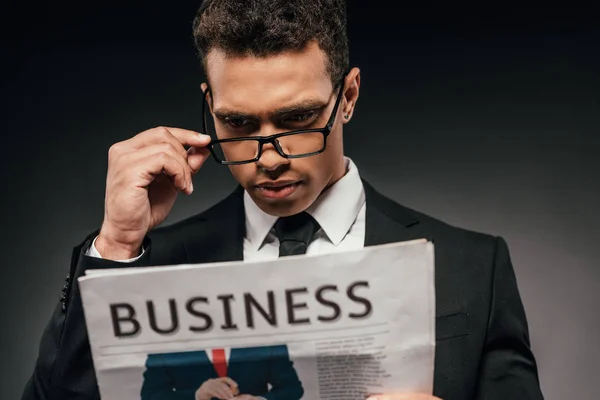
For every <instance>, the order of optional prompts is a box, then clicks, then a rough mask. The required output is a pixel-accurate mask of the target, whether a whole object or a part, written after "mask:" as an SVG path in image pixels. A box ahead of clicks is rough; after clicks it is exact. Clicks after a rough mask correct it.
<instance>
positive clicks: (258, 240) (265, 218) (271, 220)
mask: <svg viewBox="0 0 600 400" xmlns="http://www.w3.org/2000/svg"><path fill="white" fill-rule="evenodd" d="M344 160H345V162H346V171H347V172H346V175H344V176H343V177H342V178H341V179H340V180H338V181H337V182H336V183H334V184H333V185H332V186H331V187H330V188H329V189H327V190H325V191H324V192H323V193H321V194H320V195H319V197H317V199H316V200H315V202H314V203H313V204H311V206H310V207H309V208H308V209H307V210H306V212H308V213H309V214H310V215H311V216H312V217H313V218H314V219H315V220H316V221H317V222H318V223H319V225H320V226H321V228H322V229H323V232H325V234H326V235H327V237H328V238H329V240H331V243H333V245H334V246H337V245H339V244H340V243H341V241H342V240H343V239H344V237H345V236H346V234H347V233H348V231H349V230H350V228H351V227H352V224H354V221H355V220H356V217H357V216H358V213H359V211H360V209H361V207H362V206H363V204H364V203H365V191H364V188H363V185H362V181H361V179H360V175H359V174H358V168H357V167H356V165H355V164H354V162H353V161H352V160H351V159H350V158H348V157H344ZM244 208H245V211H246V239H247V240H248V241H249V243H250V247H251V249H252V250H254V251H257V250H258V249H259V248H260V247H261V246H262V244H263V243H264V241H265V239H266V237H267V235H268V234H269V232H270V231H271V229H272V228H273V225H275V222H276V221H277V216H274V215H270V214H267V213H265V212H264V211H262V210H261V209H260V208H259V207H258V206H257V205H256V204H255V203H254V201H252V198H251V197H250V195H249V194H248V192H244Z"/></svg>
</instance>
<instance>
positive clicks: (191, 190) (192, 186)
mask: <svg viewBox="0 0 600 400" xmlns="http://www.w3.org/2000/svg"><path fill="white" fill-rule="evenodd" d="M193 191H194V182H190V194H192V192H193Z"/></svg>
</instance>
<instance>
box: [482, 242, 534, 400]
mask: <svg viewBox="0 0 600 400" xmlns="http://www.w3.org/2000/svg"><path fill="white" fill-rule="evenodd" d="M491 296H492V299H491V303H490V304H491V305H490V313H489V320H488V327H487V334H486V339H485V343H484V348H483V354H482V358H481V364H480V367H479V379H478V388H477V396H476V398H477V399H479V400H484V399H485V400H492V399H498V400H500V399H513V400H520V399H522V400H538V399H543V396H542V393H541V390H540V384H539V379H538V373H537V366H536V362H535V358H534V356H533V353H532V351H531V348H530V342H529V332H528V327H527V320H526V317H525V310H524V309H523V304H522V302H521V298H520V295H519V290H518V287H517V281H516V277H515V273H514V270H513V266H512V263H511V260H510V255H509V251H508V247H507V245H506V242H505V241H504V240H503V239H502V238H497V239H496V251H495V259H494V272H493V278H492V288H491Z"/></svg>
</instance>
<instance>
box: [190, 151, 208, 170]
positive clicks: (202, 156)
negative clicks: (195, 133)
mask: <svg viewBox="0 0 600 400" xmlns="http://www.w3.org/2000/svg"><path fill="white" fill-rule="evenodd" d="M187 154H188V158H187V162H188V165H189V166H190V168H191V170H192V174H195V173H196V172H198V171H199V170H200V167H202V165H203V164H204V162H205V161H206V160H207V159H208V157H210V151H209V150H208V149H207V148H206V147H191V148H190V149H189V150H188V151H187Z"/></svg>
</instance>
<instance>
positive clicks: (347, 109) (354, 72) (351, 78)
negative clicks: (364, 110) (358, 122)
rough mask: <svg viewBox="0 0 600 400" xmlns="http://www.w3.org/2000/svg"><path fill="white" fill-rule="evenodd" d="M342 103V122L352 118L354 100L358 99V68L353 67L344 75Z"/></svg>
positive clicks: (354, 105)
mask: <svg viewBox="0 0 600 400" xmlns="http://www.w3.org/2000/svg"><path fill="white" fill-rule="evenodd" d="M344 88H345V89H344V103H343V107H342V112H343V117H342V120H343V122H344V123H347V122H349V121H350V119H351V118H352V114H353V113H354V108H355V107H356V102H357V101H358V92H359V89H360V69H358V68H356V67H354V68H352V69H351V70H350V72H349V73H348V75H347V76H346V80H345V82H344Z"/></svg>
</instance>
